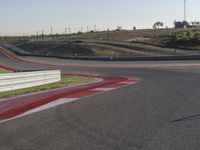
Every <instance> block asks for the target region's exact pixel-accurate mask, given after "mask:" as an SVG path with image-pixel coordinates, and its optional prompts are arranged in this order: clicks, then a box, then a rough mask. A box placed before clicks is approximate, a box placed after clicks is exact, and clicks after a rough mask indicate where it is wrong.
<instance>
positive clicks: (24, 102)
mask: <svg viewBox="0 0 200 150" xmlns="http://www.w3.org/2000/svg"><path fill="white" fill-rule="evenodd" d="M67 75H68V76H70V74H67ZM75 75H76V74H71V76H75ZM76 76H87V77H95V78H100V79H102V80H101V82H97V83H94V84H88V85H83V88H82V86H78V87H73V88H72V90H71V91H70V90H69V91H67V88H66V90H62V91H61V92H59V91H58V93H56V92H52V93H51V92H50V93H48V92H47V93H46V95H45V96H46V97H43V96H44V93H39V94H34V95H30V96H24V97H20V98H13V99H10V100H4V101H0V123H4V122H7V121H10V120H13V119H17V118H20V117H23V116H27V115H30V114H33V113H37V112H40V111H44V110H47V109H51V108H54V107H57V106H60V105H64V104H67V103H71V102H74V101H77V100H79V99H81V98H84V97H88V96H92V95H96V94H99V93H103V92H108V91H111V90H115V89H119V88H122V87H125V86H129V85H133V84H136V83H138V82H140V81H142V80H141V79H140V78H136V77H115V76H96V75H76ZM74 88H75V90H74ZM40 94H41V95H40Z"/></svg>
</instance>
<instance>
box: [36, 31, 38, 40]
mask: <svg viewBox="0 0 200 150" xmlns="http://www.w3.org/2000/svg"><path fill="white" fill-rule="evenodd" d="M36 39H38V31H36Z"/></svg>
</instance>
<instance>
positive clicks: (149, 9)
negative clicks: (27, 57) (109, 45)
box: [0, 0, 200, 35]
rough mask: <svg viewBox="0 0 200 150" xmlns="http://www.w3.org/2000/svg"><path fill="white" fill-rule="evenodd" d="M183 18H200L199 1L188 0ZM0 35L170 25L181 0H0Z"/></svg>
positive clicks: (180, 17)
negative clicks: (90, 27) (91, 28)
mask: <svg viewBox="0 0 200 150" xmlns="http://www.w3.org/2000/svg"><path fill="white" fill-rule="evenodd" d="M187 6H188V8H187V18H188V20H189V21H194V20H200V9H199V6H200V1H199V0H188V3H187ZM0 19H1V21H0V23H1V24H0V27H1V28H0V35H22V33H27V34H31V33H32V34H35V32H36V31H41V30H42V29H44V30H49V29H50V27H53V29H58V30H57V31H54V32H61V31H64V28H65V27H71V28H72V29H73V30H78V27H81V26H88V25H89V26H93V25H97V29H98V28H99V29H103V28H105V29H106V28H107V27H110V28H113V29H114V28H116V26H118V25H120V26H122V27H123V28H127V29H131V28H132V27H133V26H136V27H137V28H151V27H152V25H153V23H154V22H155V21H162V22H164V23H165V25H167V26H169V27H170V26H172V25H173V21H174V19H176V20H183V0H1V1H0Z"/></svg>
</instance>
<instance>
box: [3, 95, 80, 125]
mask: <svg viewBox="0 0 200 150" xmlns="http://www.w3.org/2000/svg"><path fill="white" fill-rule="evenodd" d="M78 99H79V98H61V99H58V100H56V101H53V102H50V103H48V104H45V105H42V106H40V107H37V108H35V109H32V110H30V111H27V112H25V113H23V114H21V115H19V116H16V117H13V118H10V119H5V120H2V121H0V123H4V122H7V121H11V120H14V119H18V118H21V117H24V116H28V115H31V114H34V113H37V112H40V111H44V110H47V109H50V108H54V107H57V106H61V105H63V104H67V103H70V102H73V101H76V100H78Z"/></svg>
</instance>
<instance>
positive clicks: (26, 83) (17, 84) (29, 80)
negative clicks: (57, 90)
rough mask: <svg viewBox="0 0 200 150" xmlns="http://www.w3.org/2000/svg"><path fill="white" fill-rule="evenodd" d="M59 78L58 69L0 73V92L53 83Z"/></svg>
mask: <svg viewBox="0 0 200 150" xmlns="http://www.w3.org/2000/svg"><path fill="white" fill-rule="evenodd" d="M60 80H61V72H60V70H49V71H33V72H20V73H4V74H0V92H5V91H12V90H18V89H23V88H29V87H34V86H38V85H44V84H48V83H54V82H58V81H60Z"/></svg>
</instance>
